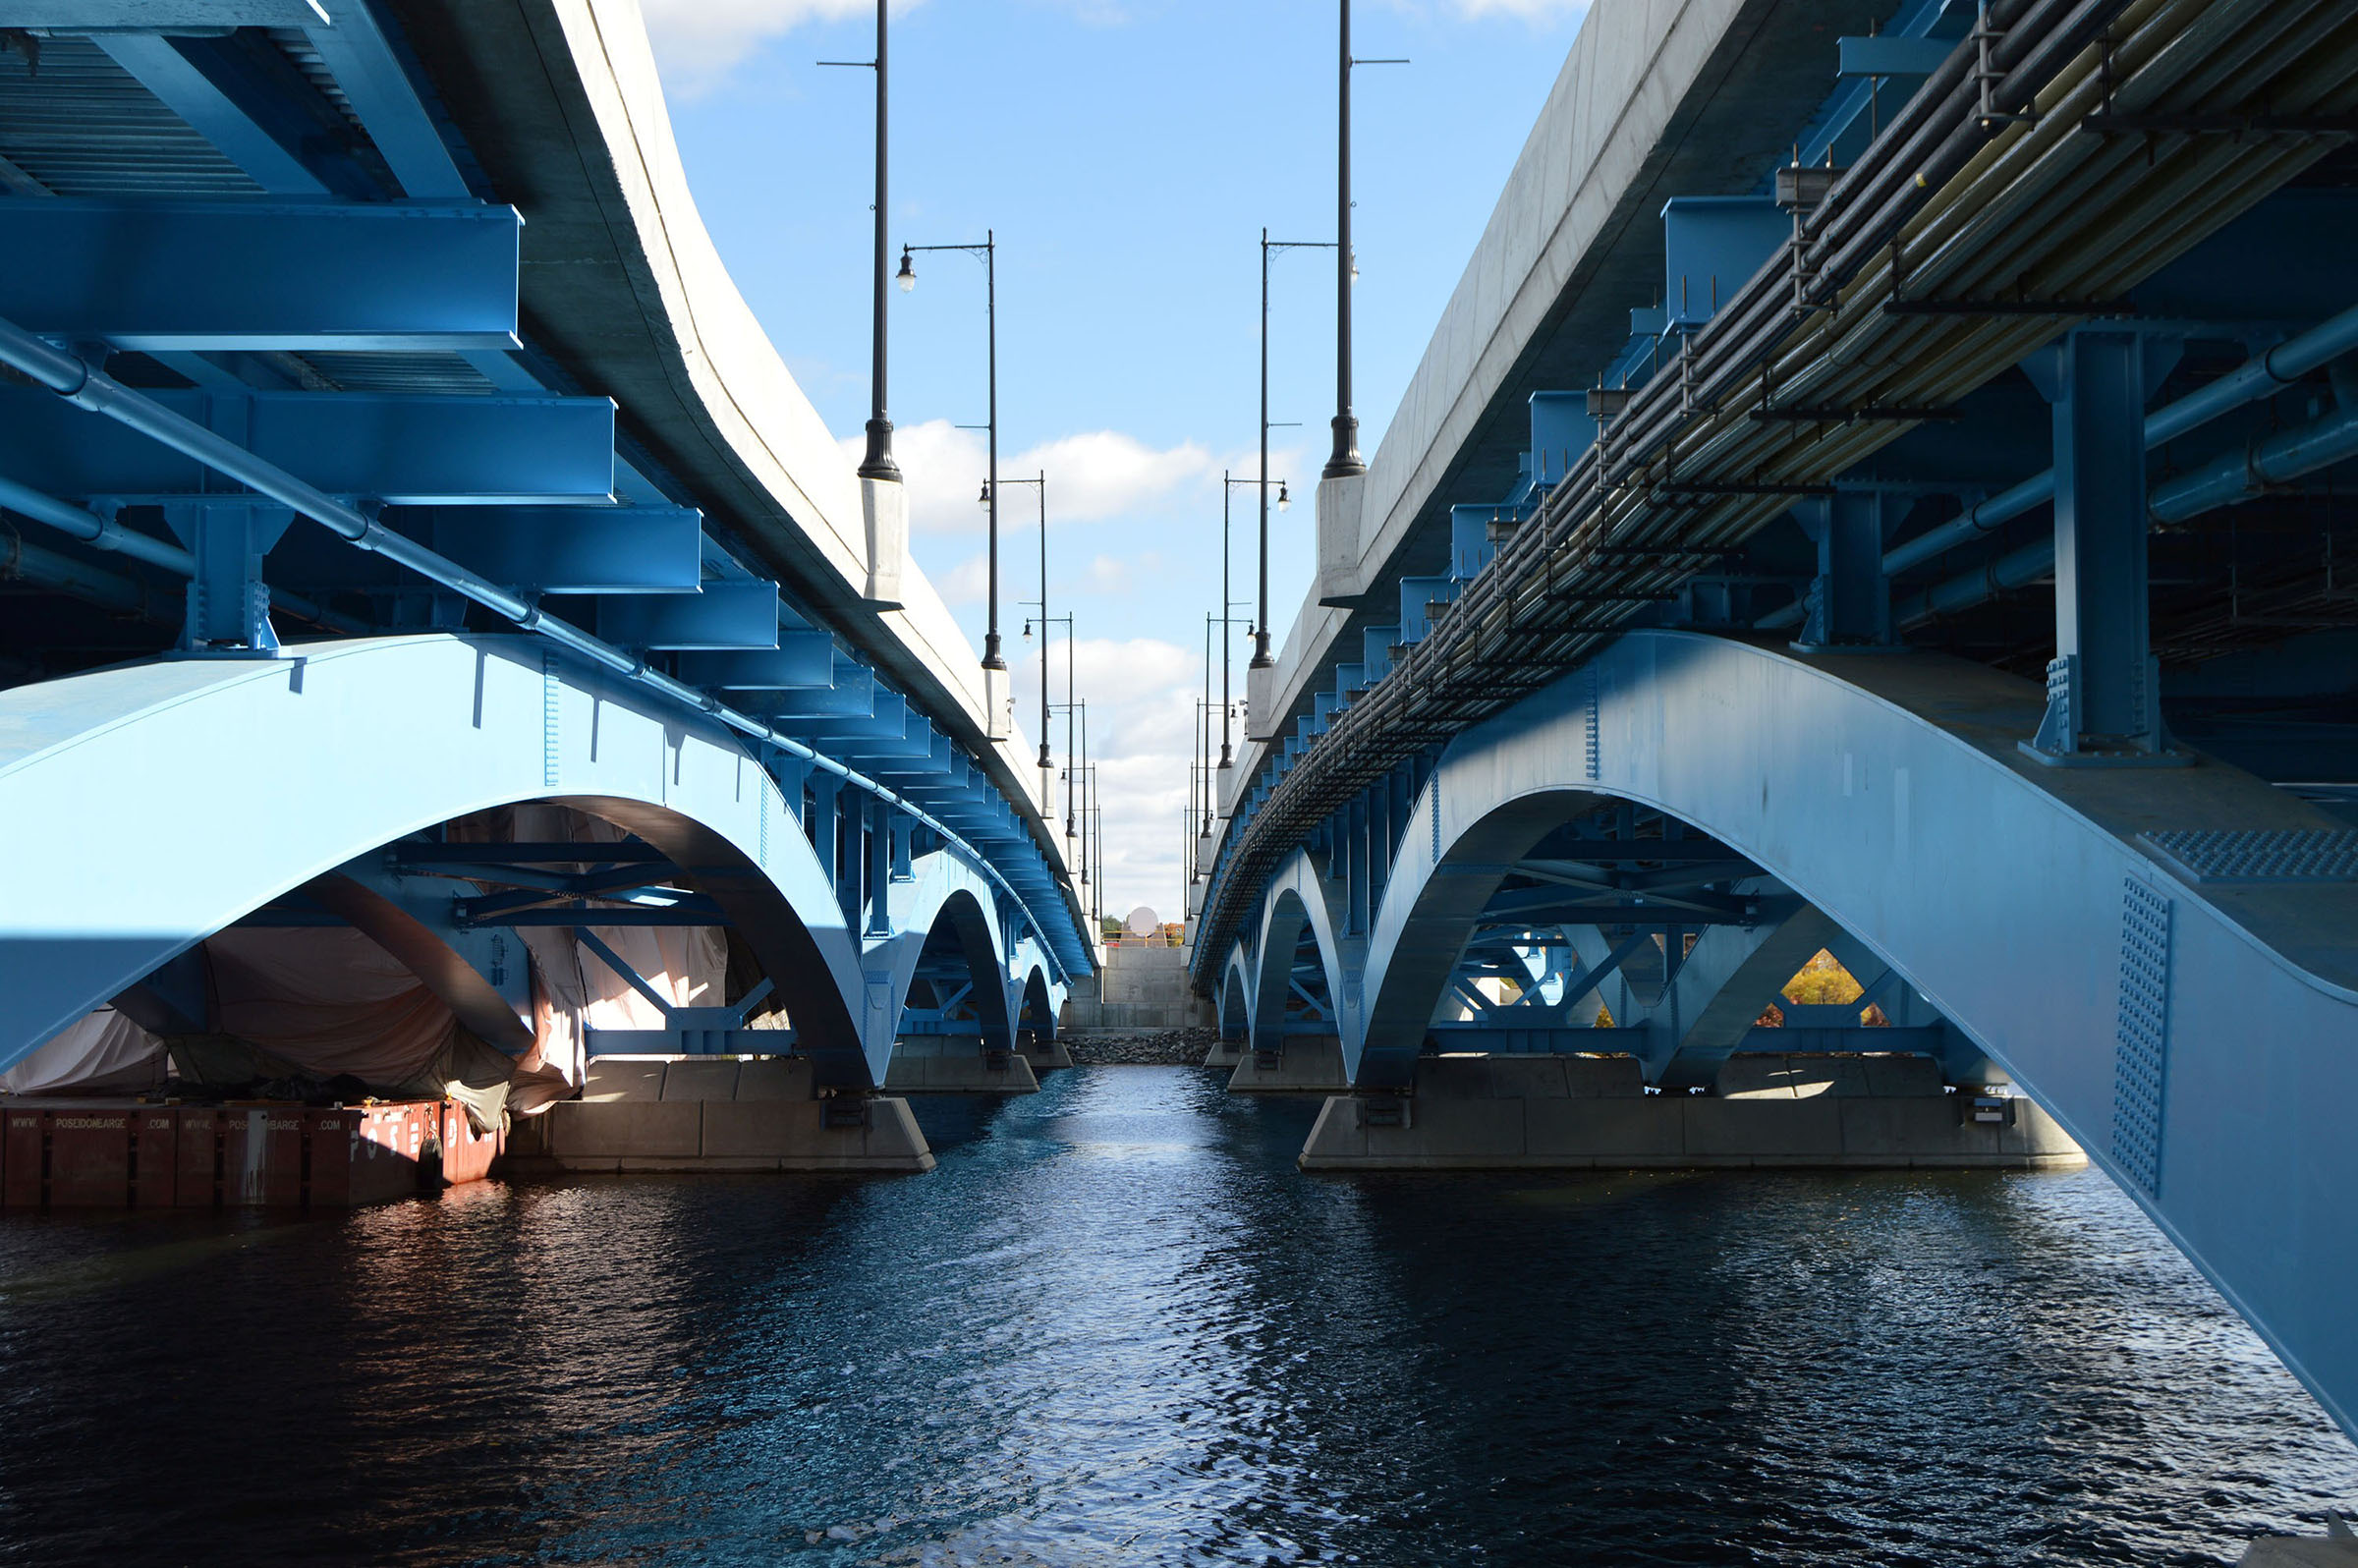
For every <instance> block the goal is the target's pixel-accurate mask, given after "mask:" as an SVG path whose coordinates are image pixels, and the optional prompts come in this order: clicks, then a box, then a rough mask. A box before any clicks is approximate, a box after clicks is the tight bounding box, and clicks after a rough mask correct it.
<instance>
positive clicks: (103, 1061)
mask: <svg viewBox="0 0 2358 1568" xmlns="http://www.w3.org/2000/svg"><path fill="white" fill-rule="evenodd" d="M164 1075H165V1059H164V1042H163V1041H162V1040H160V1039H158V1038H156V1037H155V1036H153V1035H150V1034H148V1033H147V1032H146V1031H145V1030H143V1029H141V1028H140V1026H139V1025H137V1024H135V1023H133V1022H132V1021H131V1020H130V1019H128V1018H126V1017H124V1016H123V1015H122V1014H121V1013H118V1012H116V1011H115V1010H114V1009H113V1008H111V1007H101V1008H99V1009H98V1011H96V1012H94V1013H92V1014H90V1015H89V1016H88V1017H86V1018H84V1019H82V1020H81V1021H79V1022H77V1023H73V1024H69V1025H67V1026H66V1027H65V1028H64V1029H61V1030H59V1031H58V1032H57V1033H56V1034H54V1035H52V1036H49V1037H48V1038H47V1039H46V1040H43V1041H42V1042H41V1044H40V1045H39V1046H38V1047H37V1048H36V1049H35V1050H34V1051H33V1052H32V1053H31V1054H30V1055H28V1056H27V1057H26V1058H25V1059H24V1060H23V1061H21V1062H19V1063H17V1065H16V1066H14V1067H12V1068H10V1069H9V1070H8V1071H7V1072H5V1073H0V1091H5V1092H8V1093H11V1094H63V1093H68V1092H76V1091H81V1092H98V1091H101V1090H127V1089H145V1088H147V1087H148V1086H149V1085H151V1084H159V1083H161V1082H163V1079H164Z"/></svg>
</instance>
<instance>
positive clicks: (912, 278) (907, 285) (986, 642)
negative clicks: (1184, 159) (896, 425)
mask: <svg viewBox="0 0 2358 1568" xmlns="http://www.w3.org/2000/svg"><path fill="white" fill-rule="evenodd" d="M879 199H881V198H879ZM920 251H964V252H966V253H967V254H969V255H979V256H981V257H982V258H983V340H984V343H985V345H986V347H985V363H986V364H987V366H988V368H987V371H986V375H987V377H988V381H989V394H988V402H989V410H990V412H989V416H988V418H989V421H990V422H989V423H987V424H985V425H984V426H983V428H984V429H986V430H988V431H989V432H990V472H989V474H988V476H986V477H985V478H984V479H983V505H984V506H986V507H988V508H989V509H990V595H989V602H990V625H989V629H988V630H987V631H985V632H984V633H983V668H984V669H986V670H1003V669H1005V668H1006V667H1007V661H1006V660H1005V659H1004V658H1001V657H1000V656H999V262H998V254H999V248H998V231H997V230H995V229H984V230H983V243H982V244H981V245H904V246H902V247H901V270H900V272H899V273H898V274H897V277H898V280H899V282H900V285H901V292H902V293H903V294H907V293H909V292H910V291H911V290H913V289H915V288H916V287H917V268H916V267H915V266H914V265H912V264H911V257H912V256H913V255H914V254H915V253H916V252H920ZM967 428H969V429H971V428H973V426H971V425H969V426H967ZM992 722H993V723H996V722H997V721H996V720H993V721H992Z"/></svg>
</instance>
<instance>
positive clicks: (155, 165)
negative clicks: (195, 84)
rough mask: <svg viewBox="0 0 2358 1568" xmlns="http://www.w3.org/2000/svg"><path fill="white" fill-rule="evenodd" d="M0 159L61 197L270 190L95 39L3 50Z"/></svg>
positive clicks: (50, 40)
mask: <svg viewBox="0 0 2358 1568" xmlns="http://www.w3.org/2000/svg"><path fill="white" fill-rule="evenodd" d="M0 156H5V157H6V158H7V159H8V160H9V161H10V162H11V163H13V164H15V165H16V166H17V167H18V168H20V169H22V170H24V171H25V173H26V174H28V175H29V176H31V177H32V178H33V179H35V180H37V181H39V182H40V183H41V185H42V186H44V187H46V188H47V189H48V190H49V191H51V192H52V193H54V194H55V195H58V196H257V195H259V194H261V189H262V188H261V187H260V186H258V185H256V184H254V182H253V179H252V178H251V177H250V176H249V175H248V174H247V173H246V171H245V170H243V169H241V168H239V167H238V166H237V165H236V164H234V163H232V162H231V161H230V160H229V159H228V158H226V157H224V156H223V155H222V154H221V152H220V150H219V149H218V148H216V147H215V146H214V145H213V144H212V143H211V142H210V141H207V140H205V139H204V137H203V136H202V135H200V134H199V133H198V132H197V131H196V130H194V129H192V128H191V127H190V125H189V124H188V122H187V121H185V120H183V119H181V118H180V116H178V115H176V114H174V113H173V112H172V111H171V110H169V109H167V108H165V107H164V105H163V104H162V102H161V101H159V100H158V99H157V98H156V96H155V94H154V93H152V92H149V91H148V90H147V89H146V88H145V87H143V86H141V85H140V84H139V81H138V80H137V79H136V78H134V77H133V76H132V75H131V73H130V72H128V71H126V70H124V69H123V68H122V67H121V66H119V65H117V64H115V63H114V61H112V60H110V59H108V58H107V57H106V55H105V53H104V52H103V51H102V50H100V49H99V48H98V47H97V45H95V44H93V43H91V42H90V41H89V40H88V39H86V38H43V39H41V40H40V73H39V75H37V76H35V75H33V74H32V71H31V69H30V66H29V62H28V60H27V59H26V57H25V56H24V55H23V54H22V53H20V52H18V51H16V50H0Z"/></svg>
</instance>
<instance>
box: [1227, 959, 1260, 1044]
mask: <svg viewBox="0 0 2358 1568" xmlns="http://www.w3.org/2000/svg"><path fill="white" fill-rule="evenodd" d="M1252 974H1253V971H1252V967H1251V966H1250V965H1249V964H1248V963H1246V961H1245V949H1244V947H1243V945H1242V944H1241V943H1240V944H1238V945H1237V946H1235V947H1232V948H1230V949H1229V950H1228V959H1227V962H1226V963H1224V964H1222V965H1221V966H1220V990H1219V998H1220V999H1219V1019H1220V1037H1221V1038H1223V1039H1242V1038H1244V1037H1246V1036H1249V1035H1251V1034H1252V1033H1253V980H1252Z"/></svg>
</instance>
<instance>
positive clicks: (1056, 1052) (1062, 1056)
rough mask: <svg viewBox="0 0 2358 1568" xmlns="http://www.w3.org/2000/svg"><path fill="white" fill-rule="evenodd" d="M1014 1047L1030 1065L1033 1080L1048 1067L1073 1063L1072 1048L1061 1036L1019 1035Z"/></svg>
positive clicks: (1068, 1065)
mask: <svg viewBox="0 0 2358 1568" xmlns="http://www.w3.org/2000/svg"><path fill="white" fill-rule="evenodd" d="M1015 1047H1016V1053H1017V1054H1018V1055H1020V1056H1022V1057H1023V1059H1024V1060H1025V1061H1027V1062H1029V1063H1030V1064H1031V1065H1032V1073H1033V1077H1034V1078H1035V1080H1037V1079H1038V1077H1039V1075H1040V1074H1041V1073H1044V1072H1046V1071H1048V1070H1049V1069H1050V1068H1053V1067H1070V1066H1072V1065H1073V1053H1072V1050H1071V1049H1070V1048H1069V1047H1068V1046H1067V1045H1066V1044H1065V1043H1064V1037H1063V1036H1057V1037H1056V1038H1054V1039H1044V1040H1043V1039H1041V1038H1040V1037H1039V1036H1037V1035H1030V1034H1026V1035H1021V1036H1017V1038H1016V1042H1015Z"/></svg>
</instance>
